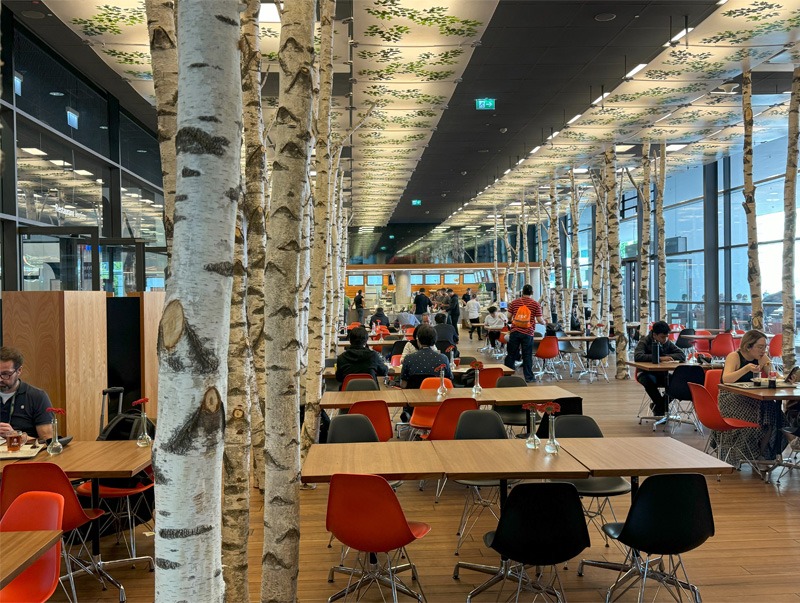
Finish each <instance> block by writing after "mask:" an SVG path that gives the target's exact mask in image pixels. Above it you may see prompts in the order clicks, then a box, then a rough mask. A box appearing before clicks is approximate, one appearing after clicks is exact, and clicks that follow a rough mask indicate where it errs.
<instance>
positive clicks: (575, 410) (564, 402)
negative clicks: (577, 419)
mask: <svg viewBox="0 0 800 603" xmlns="http://www.w3.org/2000/svg"><path fill="white" fill-rule="evenodd" d="M553 402H558V405H559V406H560V407H561V410H559V411H558V412H554V413H553V416H554V417H556V419H558V417H560V416H563V415H582V414H583V398H581V397H580V396H570V397H568V398H558V399H556V400H553ZM545 419H547V420H545ZM549 434H550V421H549V419H548V418H547V417H542V421H541V422H540V423H539V427H538V428H537V429H536V435H537V436H539V438H540V439H546V438H548V437H549ZM559 435H560V434H559V433H558V429H556V437H558V436H559Z"/></svg>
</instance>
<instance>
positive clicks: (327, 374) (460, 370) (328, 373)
mask: <svg viewBox="0 0 800 603" xmlns="http://www.w3.org/2000/svg"><path fill="white" fill-rule="evenodd" d="M386 368H387V369H388V370H389V375H399V374H400V367H399V366H388V367H386ZM490 368H501V369H503V374H504V375H513V374H514V369H510V368H508V367H507V366H506V365H505V364H499V363H491V364H489V363H486V364H484V365H483V369H481V370H486V369H490ZM469 370H471V369H470V367H469V365H468V364H467V365H463V364H462V365H460V366H457V367H456V369H455V370H454V371H453V374H454V375H465V374H466V373H467V371H469ZM322 378H323V379H336V368H335V367H332V366H326V367H325V370H324V371H323V372H322Z"/></svg>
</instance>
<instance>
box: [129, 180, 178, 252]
mask: <svg viewBox="0 0 800 603" xmlns="http://www.w3.org/2000/svg"><path fill="white" fill-rule="evenodd" d="M122 236H123V237H135V238H137V239H144V240H145V241H146V242H147V245H149V246H150V247H163V246H165V245H166V244H167V243H166V238H165V236H164V197H163V196H162V195H161V193H159V192H156V191H154V190H152V189H151V188H149V187H146V186H142V185H140V184H138V183H137V182H136V181H134V180H133V179H131V178H128V177H125V176H123V178H122Z"/></svg>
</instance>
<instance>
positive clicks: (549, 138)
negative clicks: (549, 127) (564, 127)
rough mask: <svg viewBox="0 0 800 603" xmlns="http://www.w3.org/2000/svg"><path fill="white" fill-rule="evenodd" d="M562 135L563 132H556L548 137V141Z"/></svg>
mask: <svg viewBox="0 0 800 603" xmlns="http://www.w3.org/2000/svg"><path fill="white" fill-rule="evenodd" d="M560 133H561V132H560V131H559V130H556V131H555V132H553V133H552V134H550V136H548V137H547V140H553V139H554V138H555V137H556V136H558V135H559V134H560Z"/></svg>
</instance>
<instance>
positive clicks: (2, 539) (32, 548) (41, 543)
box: [0, 530, 61, 588]
mask: <svg viewBox="0 0 800 603" xmlns="http://www.w3.org/2000/svg"><path fill="white" fill-rule="evenodd" d="M59 538H61V530H40V531H35V532H0V551H2V554H0V588H3V587H5V586H6V585H7V584H8V583H9V582H11V581H12V580H13V579H14V578H16V577H17V576H19V575H20V574H21V573H22V572H23V571H24V570H25V569H27V568H28V567H30V566H31V565H32V564H33V562H34V561H36V560H37V559H38V558H39V557H41V556H42V555H44V554H45V553H46V552H47V551H48V550H49V549H50V547H52V546H53V545H54V544H55V543H56V542H58V539H59Z"/></svg>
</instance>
